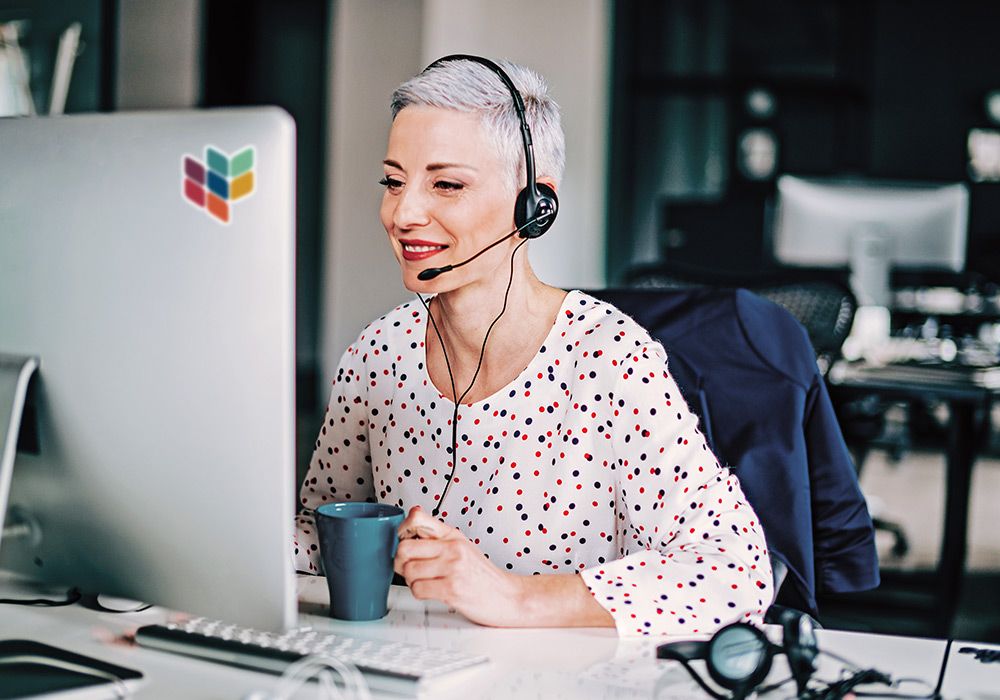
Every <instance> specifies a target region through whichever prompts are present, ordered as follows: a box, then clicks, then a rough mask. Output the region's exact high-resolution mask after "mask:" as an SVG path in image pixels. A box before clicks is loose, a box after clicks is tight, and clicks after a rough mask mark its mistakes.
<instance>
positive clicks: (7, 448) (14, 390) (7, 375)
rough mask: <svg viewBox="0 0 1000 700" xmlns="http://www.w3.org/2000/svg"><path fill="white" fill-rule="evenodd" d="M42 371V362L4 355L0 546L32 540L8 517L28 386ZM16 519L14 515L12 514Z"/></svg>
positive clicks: (0, 374)
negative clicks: (17, 539) (11, 540)
mask: <svg viewBox="0 0 1000 700" xmlns="http://www.w3.org/2000/svg"><path fill="white" fill-rule="evenodd" d="M36 369H38V358H37V357H30V356H27V355H7V354H4V353H0V527H2V529H0V543H2V541H3V539H4V538H7V537H18V536H30V535H31V534H32V528H31V526H30V525H29V524H28V523H26V522H23V521H21V520H20V519H19V518H16V517H8V518H7V520H8V522H7V523H4V515H5V514H7V497H8V496H9V494H10V483H11V479H12V478H13V474H14V455H15V454H16V453H17V439H18V436H19V435H20V432H21V417H22V416H23V415H24V403H25V399H26V397H27V395H28V382H29V381H30V379H31V376H32V375H33V374H34V372H35V370H36ZM10 515H13V514H10Z"/></svg>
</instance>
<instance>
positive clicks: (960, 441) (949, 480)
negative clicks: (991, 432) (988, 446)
mask: <svg viewBox="0 0 1000 700" xmlns="http://www.w3.org/2000/svg"><path fill="white" fill-rule="evenodd" d="M977 408H978V404H976V403H972V402H968V401H953V402H951V406H950V410H951V421H950V425H949V430H948V454H947V475H946V478H945V482H946V486H945V507H944V534H943V536H942V539H941V558H940V562H939V564H938V581H939V586H940V588H939V589H938V591H939V593H938V596H937V597H938V603H939V606H938V609H937V611H936V614H935V631H934V633H935V634H937V635H939V636H941V637H947V636H949V635H950V633H951V628H952V623H953V622H954V620H955V613H956V611H957V610H958V601H959V596H960V595H961V593H962V575H963V573H964V570H965V551H966V543H967V538H968V534H967V530H968V523H969V491H970V490H971V487H972V466H973V464H974V463H975V461H976V453H977V451H978V447H979V445H978V442H979V435H977V430H976V409H977Z"/></svg>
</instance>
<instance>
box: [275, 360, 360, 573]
mask: <svg viewBox="0 0 1000 700" xmlns="http://www.w3.org/2000/svg"><path fill="white" fill-rule="evenodd" d="M366 386H367V378H366V377H365V370H364V356H363V355H362V354H361V351H360V350H359V349H358V344H355V345H352V346H351V347H349V348H347V350H346V351H345V352H344V355H343V357H341V359H340V365H339V366H338V367H337V376H336V378H335V379H334V381H333V389H332V390H331V392H330V402H329V403H328V404H327V407H326V414H325V415H324V417H323V425H322V427H321V428H320V431H319V435H318V436H317V438H316V447H315V449H314V450H313V455H312V459H311V460H310V462H309V471H308V472H307V473H306V478H305V480H304V481H303V482H302V489H301V490H300V491H299V503H300V504H301V506H302V508H301V512H300V513H299V515H297V516H296V517H295V548H294V549H295V568H296V570H298V571H305V572H308V573H314V574H318V573H319V572H320V563H319V562H320V557H319V539H318V537H317V536H316V528H315V524H314V521H313V515H312V511H313V509H315V508H317V507H319V506H321V505H322V504H324V503H327V502H334V501H374V500H375V490H374V487H373V485H372V481H373V480H372V464H371V453H370V451H369V444H368V402H367V391H366Z"/></svg>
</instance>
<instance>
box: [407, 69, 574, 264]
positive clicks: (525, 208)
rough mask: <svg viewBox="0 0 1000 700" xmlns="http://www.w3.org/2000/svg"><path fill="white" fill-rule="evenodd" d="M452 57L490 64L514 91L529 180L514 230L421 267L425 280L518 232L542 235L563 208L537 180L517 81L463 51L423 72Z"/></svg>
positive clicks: (520, 197) (516, 211) (516, 205)
mask: <svg viewBox="0 0 1000 700" xmlns="http://www.w3.org/2000/svg"><path fill="white" fill-rule="evenodd" d="M451 61H472V62H473V63H478V64H479V65H481V66H483V67H485V68H488V69H489V70H491V71H493V73H495V74H496V76H497V77H498V78H500V81H501V82H502V83H503V84H504V86H505V87H506V88H507V90H508V91H509V92H510V97H511V100H512V101H513V103H514V111H515V112H516V113H517V120H518V122H520V124H521V141H522V142H523V144H524V169H525V171H526V179H527V182H526V184H525V187H524V189H522V190H521V191H520V192H518V193H517V199H516V200H515V201H514V230H513V231H511V232H510V233H509V234H507V235H506V236H504V237H503V238H501V239H500V240H498V241H496V242H495V243H492V244H491V245H489V246H487V247H486V248H483V249H482V250H480V251H479V252H478V253H476V254H475V255H473V256H472V257H470V258H468V259H466V260H463V261H462V262H460V263H456V264H454V265H445V266H444V267H430V268H427V269H426V270H421V271H420V273H419V274H418V275H417V278H418V279H420V280H423V281H427V280H432V279H434V278H435V277H437V276H438V275H440V274H442V273H444V272H450V271H451V270H454V269H455V268H456V267H461V266H462V265H466V264H468V263H470V262H472V261H473V260H475V259H476V258H478V257H479V256H480V255H482V254H483V253H485V252H486V251H487V250H489V249H490V248H492V247H493V246H497V245H500V244H501V243H503V242H504V241H505V240H507V239H508V238H510V237H511V236H513V235H515V234H520V236H521V238H524V239H532V238H538V237H539V236H541V235H542V234H543V233H545V232H546V231H548V230H549V229H550V228H551V227H552V224H553V223H555V220H556V214H557V213H558V212H559V197H558V196H557V195H556V191H555V190H554V189H552V188H551V187H549V186H548V185H546V184H545V183H543V182H536V181H535V147H534V144H533V143H532V141H531V128H530V127H529V126H528V118H527V117H526V116H525V114H524V99H523V98H522V97H521V93H520V92H519V91H518V89H517V87H516V86H515V85H514V81H513V80H511V79H510V76H509V75H507V72H506V71H504V69H503V68H501V67H500V66H499V65H498V64H496V63H494V62H493V61H491V60H490V59H488V58H483V57H482V56H473V55H470V54H463V53H456V54H451V55H449V56H443V57H442V58H439V59H438V60H436V61H434V62H433V63H431V64H430V65H429V66H427V67H426V68H424V70H423V71H421V72H422V73H426V72H427V71H429V70H431V69H432V68H434V67H436V66H440V65H442V64H444V63H448V62H451Z"/></svg>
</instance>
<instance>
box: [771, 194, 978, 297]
mask: <svg viewBox="0 0 1000 700" xmlns="http://www.w3.org/2000/svg"><path fill="white" fill-rule="evenodd" d="M968 219H969V192H968V188H967V187H966V186H965V185H964V184H962V183H954V184H944V185H938V184H921V183H894V182H886V181H878V180H863V181H862V180H854V181H851V180H837V179H821V178H815V179H808V178H799V177H794V176H791V175H783V176H782V177H780V178H779V179H778V200H777V212H776V216H775V221H776V226H775V230H774V256H775V258H776V260H777V261H778V262H781V263H784V264H787V265H807V266H817V267H830V266H833V267H842V266H850V268H851V271H852V275H853V280H854V286H855V293H856V294H857V295H858V297H859V299H860V300H861V302H862V303H877V304H882V305H887V299H886V298H885V297H886V295H887V294H888V291H889V289H888V284H889V281H888V276H889V271H890V269H892V268H916V269H927V270H946V271H953V272H961V271H963V270H964V269H965V249H966V238H967V231H968Z"/></svg>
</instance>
